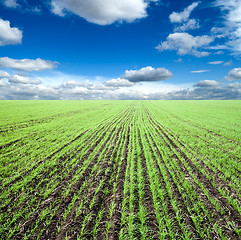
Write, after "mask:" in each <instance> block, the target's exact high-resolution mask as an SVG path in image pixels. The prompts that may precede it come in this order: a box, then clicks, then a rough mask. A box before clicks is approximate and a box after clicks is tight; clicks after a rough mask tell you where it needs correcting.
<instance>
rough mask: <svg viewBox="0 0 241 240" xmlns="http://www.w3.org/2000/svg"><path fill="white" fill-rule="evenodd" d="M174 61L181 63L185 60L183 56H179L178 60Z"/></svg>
mask: <svg viewBox="0 0 241 240" xmlns="http://www.w3.org/2000/svg"><path fill="white" fill-rule="evenodd" d="M174 62H178V63H181V62H183V60H182V59H181V58H178V59H177V60H175V61H174Z"/></svg>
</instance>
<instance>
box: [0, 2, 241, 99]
mask: <svg viewBox="0 0 241 240" xmlns="http://www.w3.org/2000/svg"><path fill="white" fill-rule="evenodd" d="M0 49H1V51H0V99H241V62H240V57H241V0H203V1H191V0H187V1H180V0H122V1H120V0H88V1H86V0H35V1H33V0H0Z"/></svg>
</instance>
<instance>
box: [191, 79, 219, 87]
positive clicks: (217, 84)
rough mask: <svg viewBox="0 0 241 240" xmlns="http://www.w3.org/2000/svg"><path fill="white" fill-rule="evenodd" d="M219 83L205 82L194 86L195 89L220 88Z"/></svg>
mask: <svg viewBox="0 0 241 240" xmlns="http://www.w3.org/2000/svg"><path fill="white" fill-rule="evenodd" d="M219 85H220V83H219V82H217V81H215V80H203V81H200V82H198V83H197V84H195V85H194V87H218V86H219Z"/></svg>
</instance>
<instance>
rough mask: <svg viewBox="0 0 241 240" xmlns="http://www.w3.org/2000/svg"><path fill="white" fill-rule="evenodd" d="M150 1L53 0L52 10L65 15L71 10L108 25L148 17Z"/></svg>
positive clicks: (95, 21)
mask: <svg viewBox="0 0 241 240" xmlns="http://www.w3.org/2000/svg"><path fill="white" fill-rule="evenodd" d="M150 1H151V0H150ZM150 1H146V0H122V1H119V0H88V1H86V0H52V1H51V5H52V12H53V13H55V14H56V15H59V16H64V15H65V14H66V12H71V13H74V14H76V15H78V16H80V17H82V18H84V19H86V20H87V21H89V22H91V23H96V24H99V25H108V24H112V23H114V22H116V21H119V22H122V21H127V22H133V21H134V20H136V19H140V18H144V17H146V16H147V12H146V10H147V7H148V3H149V2H150ZM154 2H156V0H155V1H154Z"/></svg>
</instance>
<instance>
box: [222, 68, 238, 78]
mask: <svg viewBox="0 0 241 240" xmlns="http://www.w3.org/2000/svg"><path fill="white" fill-rule="evenodd" d="M225 78H226V79H227V80H229V81H233V80H239V79H241V68H234V69H232V70H231V71H229V73H228V76H227V77H225Z"/></svg>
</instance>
